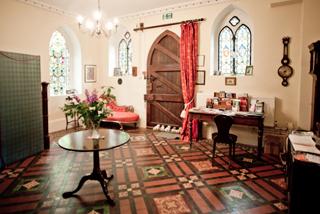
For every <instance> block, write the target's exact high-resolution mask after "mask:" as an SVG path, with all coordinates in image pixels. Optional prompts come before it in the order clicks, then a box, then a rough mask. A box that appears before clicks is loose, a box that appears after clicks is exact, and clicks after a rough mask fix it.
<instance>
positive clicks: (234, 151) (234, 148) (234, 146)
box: [232, 143, 236, 157]
mask: <svg viewBox="0 0 320 214" xmlns="http://www.w3.org/2000/svg"><path fill="white" fill-rule="evenodd" d="M232 147H233V154H232V155H233V157H234V156H235V153H236V144H235V143H233V144H232Z"/></svg>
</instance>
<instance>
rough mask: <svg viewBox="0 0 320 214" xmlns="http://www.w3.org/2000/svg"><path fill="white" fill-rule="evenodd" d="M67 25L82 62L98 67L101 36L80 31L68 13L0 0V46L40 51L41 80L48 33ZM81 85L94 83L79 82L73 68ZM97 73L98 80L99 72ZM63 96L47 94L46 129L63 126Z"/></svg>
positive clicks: (46, 74) (45, 75)
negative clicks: (76, 40) (47, 114)
mask: <svg viewBox="0 0 320 214" xmlns="http://www.w3.org/2000/svg"><path fill="white" fill-rule="evenodd" d="M61 27H62V28H69V29H70V30H71V31H73V33H74V34H75V35H76V37H77V39H78V40H79V42H80V48H81V53H80V54H81V58H82V62H81V63H82V64H81V68H83V65H84V64H95V65H97V69H98V70H100V71H101V70H102V67H103V66H102V65H101V62H102V61H103V60H102V59H101V58H100V54H99V50H100V44H101V43H105V42H103V41H102V40H98V39H95V38H91V37H90V36H89V35H84V34H80V33H79V32H78V29H77V24H76V23H75V20H74V19H73V18H72V17H68V16H64V15H59V14H55V13H52V12H48V11H46V10H43V9H39V8H35V7H32V6H29V5H26V4H23V3H19V2H17V1H12V0H1V3H0V29H1V33H0V50H2V51H10V52H18V53H25V54H33V55H40V58H41V81H46V82H48V81H49V70H48V69H49V68H48V67H49V66H48V64H49V52H48V47H49V41H50V38H51V35H52V33H53V32H54V31H55V30H56V29H58V28H61ZM75 72H77V73H78V74H77V78H81V83H82V88H83V89H84V88H89V89H91V88H94V87H96V85H95V84H92V83H91V84H84V83H83V69H81V70H80V71H79V70H77V71H75ZM102 73H103V72H101V73H99V74H98V78H99V79H98V82H97V83H98V84H99V83H100V81H101V79H102V78H101V75H102ZM64 101H65V96H55V97H49V131H50V132H53V131H57V130H61V129H64V127H65V118H64V114H63V113H62V111H61V110H60V108H59V107H62V106H63V103H64Z"/></svg>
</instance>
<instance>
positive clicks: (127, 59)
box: [118, 32, 132, 74]
mask: <svg viewBox="0 0 320 214" xmlns="http://www.w3.org/2000/svg"><path fill="white" fill-rule="evenodd" d="M118 62H119V68H120V70H121V73H122V74H130V72H131V69H130V68H131V66H132V65H131V64H132V44H131V39H130V33H129V32H126V33H125V34H124V38H123V39H121V40H120V42H119V50H118Z"/></svg>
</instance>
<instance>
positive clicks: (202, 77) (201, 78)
mask: <svg viewBox="0 0 320 214" xmlns="http://www.w3.org/2000/svg"><path fill="white" fill-rule="evenodd" d="M205 84H206V71H205V70H198V71H197V81H196V85H205Z"/></svg>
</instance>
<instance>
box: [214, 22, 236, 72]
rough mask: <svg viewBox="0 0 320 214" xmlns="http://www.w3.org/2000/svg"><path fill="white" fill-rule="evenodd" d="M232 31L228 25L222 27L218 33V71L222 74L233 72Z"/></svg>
mask: <svg viewBox="0 0 320 214" xmlns="http://www.w3.org/2000/svg"><path fill="white" fill-rule="evenodd" d="M232 37H233V33H232V31H231V29H230V28H229V27H224V28H223V29H222V30H221V31H220V34H219V50H218V52H219V59H218V65H219V68H218V69H219V71H220V72H221V73H222V74H230V73H232V72H233V60H232V52H233V40H232Z"/></svg>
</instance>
